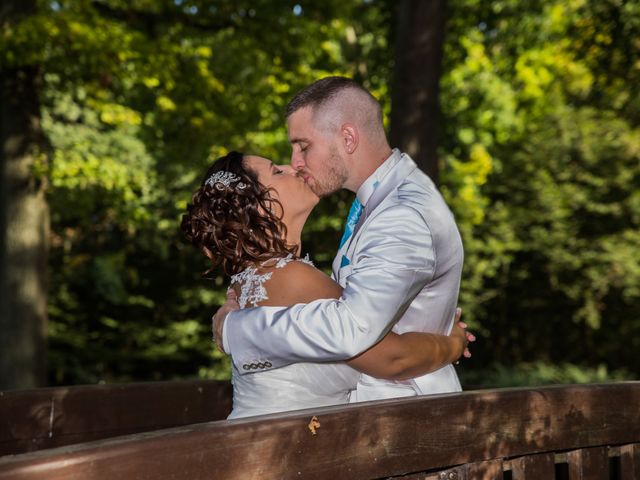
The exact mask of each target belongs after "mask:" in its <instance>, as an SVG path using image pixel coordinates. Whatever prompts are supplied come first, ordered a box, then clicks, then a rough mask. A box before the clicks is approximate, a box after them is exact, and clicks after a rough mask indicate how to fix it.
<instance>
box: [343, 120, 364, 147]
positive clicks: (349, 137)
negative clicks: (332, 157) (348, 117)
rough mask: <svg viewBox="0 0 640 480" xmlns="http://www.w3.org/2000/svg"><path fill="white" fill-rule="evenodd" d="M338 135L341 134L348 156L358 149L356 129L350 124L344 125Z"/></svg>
mask: <svg viewBox="0 0 640 480" xmlns="http://www.w3.org/2000/svg"><path fill="white" fill-rule="evenodd" d="M340 133H341V134H342V141H343V143H344V149H345V151H346V152H347V153H349V154H352V153H353V152H355V151H356V148H358V142H359V141H360V136H359V134H358V129H357V127H356V126H355V125H353V124H352V123H345V124H343V125H342V128H341V129H340Z"/></svg>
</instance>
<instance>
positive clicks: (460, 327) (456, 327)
mask: <svg viewBox="0 0 640 480" xmlns="http://www.w3.org/2000/svg"><path fill="white" fill-rule="evenodd" d="M461 316H462V309H460V308H456V315H455V319H454V323H453V328H452V329H451V333H450V334H449V335H450V336H452V337H457V338H458V339H460V341H461V342H462V345H463V349H462V356H463V357H465V358H470V357H471V352H470V351H469V343H470V342H475V341H476V336H475V335H474V334H473V333H471V332H468V331H467V324H466V323H464V322H462V321H461V320H460V317H461ZM457 363H459V362H456V364H457Z"/></svg>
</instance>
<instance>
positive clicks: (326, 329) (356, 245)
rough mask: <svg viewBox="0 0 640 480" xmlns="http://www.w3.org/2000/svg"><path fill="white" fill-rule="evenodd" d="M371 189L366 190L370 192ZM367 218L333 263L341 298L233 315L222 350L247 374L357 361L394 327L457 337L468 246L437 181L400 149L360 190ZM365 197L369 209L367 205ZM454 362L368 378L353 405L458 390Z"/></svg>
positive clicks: (362, 380) (226, 325) (226, 326)
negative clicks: (398, 377) (410, 374)
mask: <svg viewBox="0 0 640 480" xmlns="http://www.w3.org/2000/svg"><path fill="white" fill-rule="evenodd" d="M363 192H364V193H363ZM361 196H364V197H366V198H363V199H361V203H363V205H364V211H363V213H362V215H361V217H360V220H359V222H358V224H357V225H356V227H355V230H354V233H353V234H352V235H351V237H350V238H349V240H347V242H346V243H345V244H344V245H343V246H342V247H341V248H340V250H339V251H338V254H337V255H336V258H335V260H334V263H333V277H334V280H336V281H337V282H339V283H340V285H341V286H342V287H343V289H344V290H343V294H342V297H341V298H340V299H338V300H335V299H330V300H316V301H314V302H311V303H308V304H299V305H294V306H292V307H289V308H282V307H257V308H250V309H244V310H238V311H235V312H231V313H230V314H229V315H228V316H227V319H226V321H225V323H224V329H223V343H224V348H225V351H227V352H228V353H230V354H231V356H232V359H233V362H234V364H235V366H236V368H237V369H238V371H239V372H240V373H251V372H256V371H260V370H264V369H270V368H278V367H281V366H284V365H288V364H291V363H295V362H309V361H311V362H313V361H318V362H323V361H337V360H338V361H339V360H345V359H348V358H351V357H353V356H356V355H357V354H359V353H361V352H363V351H364V350H366V349H368V348H369V347H371V346H372V345H374V344H375V343H376V342H377V341H378V340H380V339H381V338H382V337H383V336H384V335H385V334H386V333H387V332H388V331H389V330H390V329H391V328H393V331H395V332H397V333H404V332H408V331H418V332H433V333H441V334H448V333H449V332H450V330H451V327H452V324H453V318H454V311H455V308H456V305H457V302H458V291H459V286H460V275H461V271H462V263H463V249H462V241H461V238H460V234H459V232H458V229H457V227H456V224H455V220H454V218H453V215H452V213H451V211H450V210H449V208H448V207H447V205H446V204H445V202H444V200H443V198H442V196H441V195H440V193H439V192H438V190H437V189H436V187H435V185H434V184H433V182H432V181H431V179H430V178H429V177H428V176H427V175H425V174H424V173H423V172H422V171H421V170H420V169H419V168H418V167H417V165H416V164H415V163H414V161H413V160H412V159H411V158H410V157H409V156H408V155H406V154H402V153H400V152H399V151H398V150H395V149H394V151H393V153H392V154H391V156H390V157H389V158H388V159H387V160H386V161H385V162H384V163H383V164H382V165H381V166H380V167H379V168H378V170H376V172H375V173H374V174H373V175H372V177H370V178H369V179H367V181H366V182H365V183H364V184H363V186H362V187H361V188H360V189H359V190H358V197H361ZM362 200H364V202H363V201H362ZM460 389H461V388H460V383H459V381H458V377H457V375H456V373H455V370H454V368H453V366H452V365H447V366H445V367H443V368H441V369H440V370H438V371H436V372H433V373H430V374H428V375H424V376H422V377H419V378H415V379H412V380H403V381H388V380H379V379H375V378H373V377H370V376H368V375H364V374H362V375H361V376H360V381H359V383H358V386H357V391H356V392H355V393H354V394H353V395H352V400H354V401H363V400H373V399H380V398H392V397H398V396H407V395H416V394H428V393H442V392H452V391H459V390H460Z"/></svg>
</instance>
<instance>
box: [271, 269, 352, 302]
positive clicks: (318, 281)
mask: <svg viewBox="0 0 640 480" xmlns="http://www.w3.org/2000/svg"><path fill="white" fill-rule="evenodd" d="M269 271H270V272H272V275H271V278H270V279H269V281H268V282H267V283H266V285H265V287H266V289H267V292H268V296H269V298H268V299H267V300H265V301H263V302H261V305H265V306H288V305H295V304H296V303H309V302H311V301H313V300H318V299H320V298H338V297H340V295H341V294H342V288H341V287H340V285H338V284H337V283H336V282H334V281H333V280H332V279H331V278H330V277H329V276H328V275H326V274H325V273H324V272H322V271H321V270H318V269H317V268H315V267H314V266H312V265H309V264H307V263H305V262H301V261H291V262H289V263H287V264H286V265H284V266H283V267H280V268H277V267H272V268H270V269H269Z"/></svg>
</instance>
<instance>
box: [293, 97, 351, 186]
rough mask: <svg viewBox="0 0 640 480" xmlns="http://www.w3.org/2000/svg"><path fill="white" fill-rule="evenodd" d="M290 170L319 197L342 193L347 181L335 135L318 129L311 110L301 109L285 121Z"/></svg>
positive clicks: (336, 135)
mask: <svg viewBox="0 0 640 480" xmlns="http://www.w3.org/2000/svg"><path fill="white" fill-rule="evenodd" d="M287 126H288V129H289V142H290V143H291V166H292V167H293V168H294V169H295V170H297V171H298V172H299V174H300V175H301V176H302V178H303V179H304V181H305V182H306V183H307V184H308V185H309V187H311V189H312V190H313V192H314V193H315V194H316V195H318V196H319V197H324V196H327V195H329V194H331V193H334V192H336V191H337V190H339V189H341V188H342V187H343V186H344V184H345V182H346V181H347V178H348V171H347V167H346V165H345V162H344V159H343V158H342V156H341V154H340V149H339V145H340V143H339V138H338V134H337V132H331V131H327V130H326V129H320V128H317V126H316V124H315V123H314V118H313V112H312V110H311V108H308V107H307V108H302V109H300V110H297V111H296V112H294V113H292V114H291V115H290V116H289V118H288V119H287Z"/></svg>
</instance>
